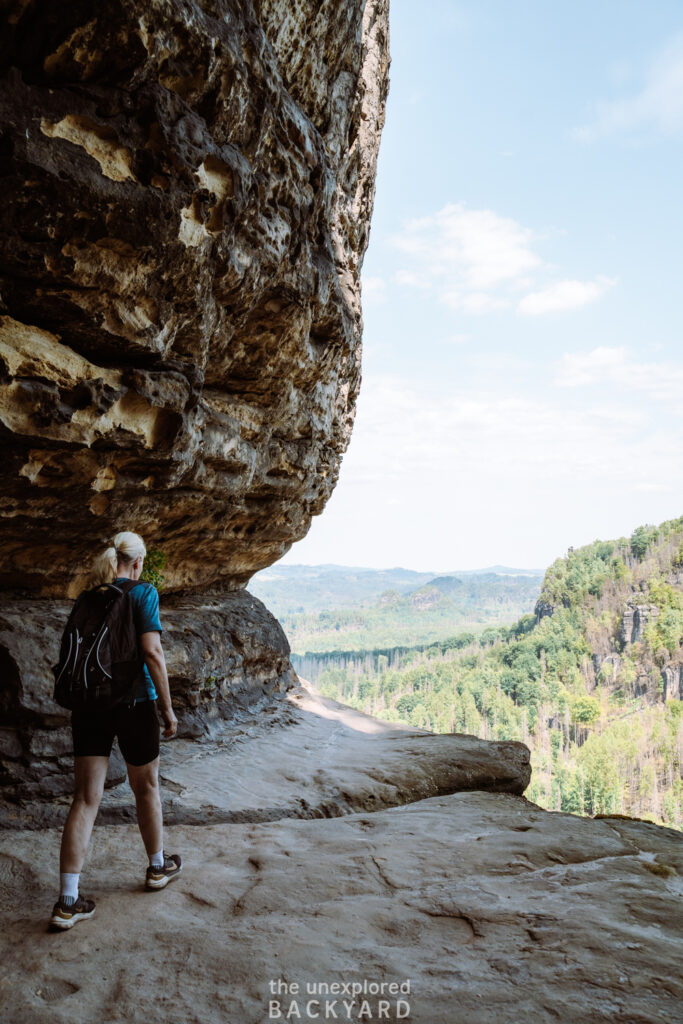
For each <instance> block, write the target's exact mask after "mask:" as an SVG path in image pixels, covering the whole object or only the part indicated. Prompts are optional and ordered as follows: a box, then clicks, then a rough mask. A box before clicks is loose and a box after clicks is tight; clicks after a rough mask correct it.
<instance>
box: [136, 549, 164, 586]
mask: <svg viewBox="0 0 683 1024" xmlns="http://www.w3.org/2000/svg"><path fill="white" fill-rule="evenodd" d="M165 565H166V555H165V554H164V553H163V551H160V550H159V549H158V548H150V549H149V551H148V552H147V554H146V555H145V560H144V562H143V565H142V572H141V573H140V579H141V580H142V582H143V583H151V584H152V586H153V587H156V589H157V590H158V591H159V592H161V591H162V590H163V589H164V584H165V583H166V577H165V576H164V574H163V572H162V570H163V568H164V566H165Z"/></svg>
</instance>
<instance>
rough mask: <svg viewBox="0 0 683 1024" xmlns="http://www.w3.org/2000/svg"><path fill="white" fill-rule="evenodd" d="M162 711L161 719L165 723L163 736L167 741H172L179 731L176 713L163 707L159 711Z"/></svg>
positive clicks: (169, 708)
mask: <svg viewBox="0 0 683 1024" xmlns="http://www.w3.org/2000/svg"><path fill="white" fill-rule="evenodd" d="M159 710H160V711H161V717H162V719H163V722H164V727H165V728H164V731H163V732H162V734H161V735H162V736H164V737H165V738H166V739H167V740H170V739H171V738H172V737H173V736H175V734H176V733H177V731H178V719H177V718H176V716H175V712H174V710H173V708H171V707H168V708H166V707H163V708H160V709H159Z"/></svg>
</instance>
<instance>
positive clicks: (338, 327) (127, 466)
mask: <svg viewBox="0 0 683 1024" xmlns="http://www.w3.org/2000/svg"><path fill="white" fill-rule="evenodd" d="M5 9H7V5H5ZM388 65H389V56H388V0H366V2H363V0H343V2H339V0H323V2H318V0H297V2H296V3H287V2H283V0H253V2H252V0H248V2H246V3H242V2H239V0H202V2H192V0H189V2H186V3H175V2H174V3H166V2H162V0H149V2H148V3H145V4H140V3H139V2H138V0H101V2H98V3H95V2H94V0H89V2H88V0H84V2H79V3H75V4H67V5H59V6H55V5H54V4H51V3H50V2H48V0H35V2H32V3H29V4H27V3H26V2H25V0H15V2H13V3H12V2H10V3H9V15H8V16H7V23H6V25H5V26H4V30H3V37H2V42H1V43H0V75H1V76H2V88H1V89H0V173H1V174H2V181H3V190H4V195H3V199H4V202H3V203H2V206H1V208H0V210H1V212H0V314H2V317H1V320H0V371H1V373H0V376H1V380H0V388H1V394H0V424H1V429H2V440H3V454H4V458H3V462H2V469H1V470H0V473H1V477H0V488H1V491H2V501H1V503H0V520H1V524H2V525H1V527H0V529H1V531H2V532H1V538H0V539H1V543H0V586H2V587H4V588H5V589H7V588H22V589H25V590H30V591H34V592H40V593H43V594H47V593H53V594H64V593H65V591H66V590H67V589H68V592H69V593H70V594H73V593H74V592H75V591H76V590H77V589H78V586H79V582H80V580H79V577H80V575H81V574H82V572H83V571H84V570H86V569H87V567H88V565H89V563H90V560H91V557H92V553H93V550H94V549H97V548H98V547H100V546H101V545H102V544H105V543H106V542H107V541H108V540H109V538H110V537H111V535H112V532H114V531H115V530H117V529H124V528H128V529H135V530H137V531H139V532H140V533H142V534H143V536H144V537H145V538H146V539H147V541H148V543H151V544H154V545H156V546H158V547H160V548H162V549H163V551H164V552H165V553H166V554H167V556H168V559H169V562H168V565H169V571H168V584H169V589H171V590H173V589H185V590H198V589H206V587H207V586H214V587H215V588H218V589H219V590H226V589H234V588H239V587H241V586H244V584H245V583H246V582H247V581H248V579H249V578H250V576H251V575H252V574H253V573H254V572H255V571H256V570H258V569H260V568H262V567H264V566H266V565H268V564H270V563H272V562H273V561H275V560H276V559H278V558H279V557H281V556H282V555H283V554H284V553H285V552H286V551H287V549H288V548H289V546H290V545H291V544H292V543H293V542H294V541H296V540H298V539H300V538H301V537H303V536H304V534H305V533H306V531H307V529H308V527H309V525H310V520H311V517H312V516H314V515H317V514H319V513H320V512H321V511H322V509H323V507H324V505H325V503H326V501H327V499H328V498H329V496H330V494H331V492H332V489H333V488H334V485H335V483H336V480H337V477H338V472H339V466H340V460H341V457H342V455H343V452H344V450H345V449H346V447H347V445H348V442H349V438H350V432H351V428H352V424H353V418H354V409H355V401H356V396H357V393H358V389H359V385H360V377H361V369H360V354H361V331H362V318H361V305H360V270H361V265H362V261H363V256H364V253H365V249H366V246H367V243H368V237H369V230H370V217H371V213H372V205H373V198H374V174H375V165H376V159H377V152H378V146H379V141H380V133H381V129H382V125H383V121H384V110H385V100H386V95H387V89H388Z"/></svg>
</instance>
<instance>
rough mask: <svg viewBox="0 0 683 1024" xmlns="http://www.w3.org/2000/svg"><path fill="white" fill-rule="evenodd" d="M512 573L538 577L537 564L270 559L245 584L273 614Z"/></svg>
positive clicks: (356, 603)
mask: <svg viewBox="0 0 683 1024" xmlns="http://www.w3.org/2000/svg"><path fill="white" fill-rule="evenodd" d="M491 575H495V576H511V577H528V578H531V579H538V581H539V584H540V580H541V578H542V576H543V572H542V571H541V570H536V569H511V568H508V567H507V566H503V565H497V566H492V567H491V568H488V569H481V570H474V569H468V570H463V571H457V572H455V571H454V572H418V571H416V570H414V569H403V568H401V567H396V568H394V569H372V568H367V567H362V566H348V565H333V564H326V565H278V564H275V565H271V566H269V567H268V568H267V569H263V570H261V572H258V573H256V574H255V575H254V576H252V578H251V580H250V581H249V585H248V590H249V592H250V593H252V594H253V595H254V596H255V597H258V598H259V599H260V600H261V601H263V603H264V604H265V605H266V606H267V607H268V608H269V609H270V610H271V611H272V613H273V614H274V615H275V616H276V617H277V618H282V617H283V616H292V615H297V614H302V613H304V612H322V611H328V610H330V609H333V608H359V607H369V606H372V605H373V604H374V603H375V602H376V601H377V600H378V599H379V597H380V595H381V594H383V593H384V592H385V591H387V590H391V591H396V592H398V593H399V594H407V593H410V592H411V591H413V590H416V589H417V588H418V587H420V586H423V585H424V584H427V583H430V582H431V581H432V580H434V579H437V578H444V577H445V578H454V577H455V578H461V577H468V576H491Z"/></svg>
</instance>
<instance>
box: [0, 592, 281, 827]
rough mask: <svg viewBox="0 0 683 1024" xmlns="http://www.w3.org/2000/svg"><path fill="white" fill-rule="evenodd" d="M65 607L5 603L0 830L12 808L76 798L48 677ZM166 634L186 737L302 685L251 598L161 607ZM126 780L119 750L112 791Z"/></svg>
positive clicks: (63, 715) (1, 619) (0, 626)
mask: <svg viewBox="0 0 683 1024" xmlns="http://www.w3.org/2000/svg"><path fill="white" fill-rule="evenodd" d="M69 607H70V604H69V602H53V601H46V600H25V601H11V600H7V599H5V600H4V601H3V602H0V672H1V673H2V685H1V686H0V713H1V719H2V727H1V728H0V823H1V822H2V820H3V812H2V803H3V801H8V802H9V804H10V805H11V806H16V804H17V802H19V803H23V802H25V801H32V800H36V799H37V800H45V799H51V798H53V797H55V796H59V795H60V794H64V793H70V792H71V791H72V789H73V774H72V773H73V756H72V745H71V730H70V728H69V721H70V712H68V711H66V710H64V709H62V708H60V707H59V705H57V704H55V703H54V701H53V700H52V690H53V682H54V677H53V675H52V672H51V666H52V665H54V664H55V662H56V661H57V657H58V651H59V638H60V636H61V629H62V627H63V625H64V622H65V621H66V617H67V614H68V610H69ZM162 625H163V626H164V639H163V646H164V652H165V655H166V662H167V666H168V675H169V682H170V686H171V693H172V695H173V705H174V708H175V710H176V714H177V715H178V720H179V735H180V736H186V737H195V738H199V737H201V738H205V739H208V738H210V737H211V736H212V735H213V734H214V733H215V732H217V731H220V730H221V728H222V727H223V725H224V723H225V722H227V721H230V720H235V719H240V718H244V717H245V716H253V715H257V714H258V713H259V711H260V709H261V708H263V707H265V706H266V705H268V704H270V703H271V702H272V699H273V696H274V695H275V694H277V693H279V692H281V691H284V690H286V689H287V688H288V687H291V686H293V685H294V683H295V681H296V676H295V675H294V672H293V670H292V668H291V666H290V662H289V644H288V642H287V638H286V637H285V635H284V633H283V631H282V628H281V627H280V625H279V623H278V622H277V620H276V619H274V618H273V616H272V615H271V614H270V612H269V611H268V610H267V609H266V607H265V606H264V605H263V604H262V603H261V602H260V601H258V600H257V599H256V598H254V597H252V596H251V594H248V593H247V592H246V591H238V592H233V593H228V594H224V595H222V596H219V597H215V598H199V597H194V596H186V597H175V598H174V597H171V598H169V599H164V601H163V604H162ZM125 775H126V773H125V765H124V763H123V760H122V759H121V756H120V754H118V752H117V750H116V748H115V755H114V757H112V760H111V762H110V771H109V783H110V784H111V785H114V784H116V783H119V782H121V781H123V780H124V779H125ZM12 814H15V812H14V811H13V812H12ZM39 820H44V815H39Z"/></svg>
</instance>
